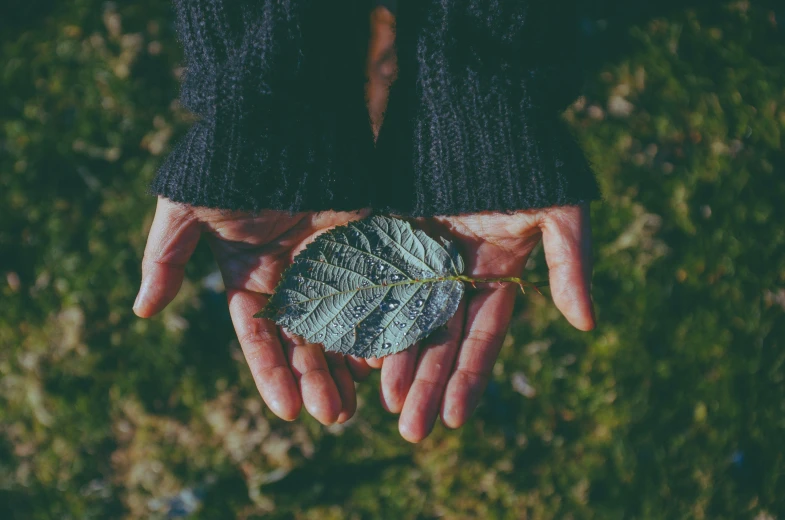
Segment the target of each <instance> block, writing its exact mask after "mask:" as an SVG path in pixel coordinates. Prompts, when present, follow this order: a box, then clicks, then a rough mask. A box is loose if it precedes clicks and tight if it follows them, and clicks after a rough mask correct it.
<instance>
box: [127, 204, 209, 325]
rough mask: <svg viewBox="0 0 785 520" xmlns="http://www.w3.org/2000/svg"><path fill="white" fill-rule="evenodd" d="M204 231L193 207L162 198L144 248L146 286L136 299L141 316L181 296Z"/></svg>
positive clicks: (136, 307)
mask: <svg viewBox="0 0 785 520" xmlns="http://www.w3.org/2000/svg"><path fill="white" fill-rule="evenodd" d="M200 233H201V229H200V225H199V222H198V221H197V220H196V219H195V218H193V215H192V213H191V208H190V207H189V206H186V205H183V204H177V203H174V202H172V201H170V200H168V199H164V198H161V197H159V199H158V205H157V206H156V209H155V218H153V225H152V227H151V228H150V234H149V235H148V237H147V246H146V247H145V249H144V259H143V260H142V286H141V288H140V289H139V294H138V295H137V296H136V301H135V302H134V312H135V313H136V315H137V316H139V317H141V318H149V317H150V316H153V315H155V314H156V313H158V312H160V311H161V310H163V308H164V307H166V306H167V305H169V302H171V301H172V300H173V299H174V297H175V296H177V292H178V291H179V290H180V286H181V285H182V283H183V276H184V275H185V264H186V263H187V262H188V259H189V258H190V257H191V255H192V254H193V252H194V249H196V244H197V243H198V242H199V235H200Z"/></svg>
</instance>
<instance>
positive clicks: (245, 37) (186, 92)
mask: <svg viewBox="0 0 785 520" xmlns="http://www.w3.org/2000/svg"><path fill="white" fill-rule="evenodd" d="M371 7H372V6H371V5H370V4H369V2H368V0H341V1H340V2H324V1H322V0H176V1H175V9H176V15H177V24H178V27H177V29H178V35H179V37H180V40H181V41H182V44H183V47H184V51H185V56H184V58H185V69H186V72H185V79H184V81H183V84H182V87H181V95H180V99H181V102H182V104H183V105H184V106H185V107H186V108H187V109H188V110H190V111H191V112H193V113H194V114H195V115H197V116H198V117H199V120H198V122H197V123H196V124H194V126H193V127H192V128H191V129H190V131H189V133H188V134H187V135H186V136H185V137H184V138H183V139H182V140H181V141H180V142H179V143H178V145H177V146H176V147H175V149H174V150H173V152H172V153H171V154H170V156H169V157H168V158H167V160H166V161H165V162H164V164H163V165H162V167H161V168H160V169H159V172H158V175H157V176H156V178H155V180H154V181H153V184H152V186H151V191H152V192H153V193H155V194H157V195H162V196H165V197H167V198H169V199H171V200H174V201H176V202H184V203H189V204H191V205H194V206H205V207H212V208H223V209H233V210H248V211H259V210H262V209H279V210H287V211H301V210H324V209H357V208H361V207H365V206H367V205H368V201H369V198H370V194H369V191H370V182H371V180H372V179H371V177H370V176H369V169H370V164H371V161H372V153H373V146H374V144H373V133H372V130H371V127H370V124H369V122H368V110H367V108H366V105H365V91H364V85H365V60H366V55H367V48H368V38H369V25H368V23H369V19H370V10H371Z"/></svg>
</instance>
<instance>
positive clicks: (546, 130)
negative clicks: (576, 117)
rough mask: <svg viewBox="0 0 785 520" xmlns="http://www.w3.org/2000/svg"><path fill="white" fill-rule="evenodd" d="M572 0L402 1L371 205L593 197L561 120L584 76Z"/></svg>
mask: <svg viewBox="0 0 785 520" xmlns="http://www.w3.org/2000/svg"><path fill="white" fill-rule="evenodd" d="M574 12H575V6H574V1H572V2H571V1H569V0H561V1H560V0H553V1H547V2H546V1H544V0H542V1H537V0H531V1H527V0H522V1H508V0H453V1H444V0H418V1H417V2H405V1H400V2H398V9H397V37H396V47H397V51H398V64H399V75H398V79H397V81H396V82H395V83H394V84H393V86H392V88H391V91H390V98H389V103H388V109H387V114H386V116H385V120H384V124H383V125H382V128H381V131H380V134H379V138H378V141H377V155H376V160H377V162H376V164H377V171H378V177H379V178H382V179H387V180H386V181H384V183H385V189H383V190H376V191H375V192H374V195H375V199H374V206H375V207H378V208H384V209H385V210H386V211H390V212H394V213H401V214H407V215H434V214H447V215H449V214H460V213H471V212H478V211H505V212H506V211H514V210H519V209H529V208H542V207H549V206H559V205H571V204H577V203H581V202H587V201H591V200H594V199H597V198H599V190H598V187H597V184H596V181H595V179H594V175H593V173H592V171H591V168H590V167H589V165H588V164H587V161H586V159H585V157H584V154H583V153H582V151H581V149H580V148H579V147H578V145H577V144H576V142H575V141H574V139H573V137H572V135H571V133H570V131H569V129H568V128H567V127H566V125H565V123H564V122H563V121H562V120H561V118H560V114H559V112H560V110H561V109H563V108H564V107H565V106H566V104H568V103H569V102H570V101H572V100H573V99H575V98H576V97H577V95H578V92H579V89H580V86H581V74H580V68H579V66H578V63H577V58H576V54H577V42H576V36H575V35H576V24H575V18H574Z"/></svg>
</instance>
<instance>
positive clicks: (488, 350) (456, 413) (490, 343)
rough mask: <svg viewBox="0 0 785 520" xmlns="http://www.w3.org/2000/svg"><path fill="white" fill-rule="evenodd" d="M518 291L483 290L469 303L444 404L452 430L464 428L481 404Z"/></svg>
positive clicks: (444, 416)
mask: <svg viewBox="0 0 785 520" xmlns="http://www.w3.org/2000/svg"><path fill="white" fill-rule="evenodd" d="M515 290H516V287H515V286H511V285H508V286H505V287H500V288H494V289H488V290H482V291H480V292H478V293H477V294H476V295H475V296H474V297H473V298H472V299H471V301H470V302H469V304H468V307H467V309H466V324H465V325H464V330H463V335H464V339H463V341H462V342H461V346H460V350H459V352H458V359H457V361H456V364H455V371H454V372H453V374H452V376H450V380H449V381H448V382H447V388H446V390H445V393H444V401H443V402H442V410H441V413H442V422H444V425H445V426H447V427H448V428H459V427H461V426H463V424H464V423H465V422H466V420H467V419H468V418H469V416H470V415H471V414H472V412H473V411H474V409H475V408H476V407H477V403H478V402H479V401H480V397H481V396H482V393H483V391H484V390H485V386H486V385H487V384H488V379H489V378H490V375H491V370H492V369H493V365H494V363H495V362H496V358H497V357H498V355H499V350H500V349H501V346H502V342H503V341H504V336H505V334H506V333H507V326H508V325H509V323H510V318H511V316H512V309H513V305H514V303H515Z"/></svg>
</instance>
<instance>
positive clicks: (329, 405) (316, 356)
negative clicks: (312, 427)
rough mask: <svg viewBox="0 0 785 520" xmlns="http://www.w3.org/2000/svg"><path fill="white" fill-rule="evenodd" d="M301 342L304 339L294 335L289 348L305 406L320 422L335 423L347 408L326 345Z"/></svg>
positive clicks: (292, 365) (290, 358) (291, 362)
mask: <svg viewBox="0 0 785 520" xmlns="http://www.w3.org/2000/svg"><path fill="white" fill-rule="evenodd" d="M297 342H300V340H298V339H294V338H290V339H289V340H288V341H287V343H288V346H287V350H288V354H289V360H290V364H291V367H292V371H293V372H294V376H295V378H296V379H297V381H298V383H299V384H300V395H302V399H303V404H304V405H305V409H306V410H308V413H310V414H311V415H312V416H313V417H314V418H315V419H316V420H317V421H319V422H320V423H322V424H324V425H330V424H334V423H335V422H336V421H337V420H338V416H339V415H340V414H341V411H342V410H343V403H342V401H341V393H340V392H339V391H338V386H337V385H336V384H335V380H333V375H332V373H331V372H330V367H329V365H328V364H327V359H325V357H324V351H323V350H322V346H321V345H317V344H315V343H302V344H296V343H297Z"/></svg>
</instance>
